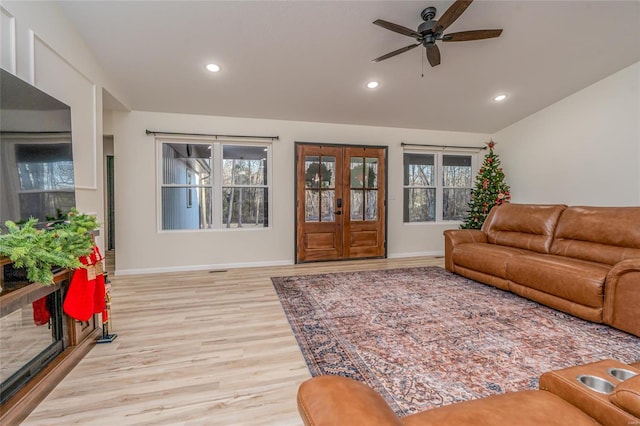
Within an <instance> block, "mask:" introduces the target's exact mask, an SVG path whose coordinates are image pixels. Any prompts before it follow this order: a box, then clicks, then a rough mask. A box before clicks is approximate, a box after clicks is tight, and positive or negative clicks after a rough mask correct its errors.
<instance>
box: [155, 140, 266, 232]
mask: <svg viewBox="0 0 640 426" xmlns="http://www.w3.org/2000/svg"><path fill="white" fill-rule="evenodd" d="M164 144H173V145H175V144H183V145H186V144H201V145H209V146H210V147H211V156H210V157H209V158H210V161H211V169H212V172H211V178H210V183H209V184H195V183H193V184H191V185H188V184H186V183H185V184H165V183H164V182H163V146H164ZM224 146H243V147H260V148H264V149H266V152H267V156H266V157H267V171H266V177H265V179H266V184H265V185H232V187H234V188H239V187H242V188H266V189H267V199H266V200H265V201H266V202H267V203H268V206H267V215H268V216H267V217H268V223H267V225H266V226H259V227H257V226H252V227H230V228H227V227H226V226H225V225H224V221H223V202H222V196H223V192H224V188H226V187H228V186H229V185H226V186H225V185H224V182H223V161H224V158H223V148H224ZM272 151H273V143H271V142H261V141H260V142H256V141H255V140H228V139H218V138H188V137H181V138H172V137H166V136H163V137H156V230H157V232H158V233H165V232H166V233H179V232H220V231H260V230H269V229H271V227H272V222H273V211H272V210H273V207H272V206H273V202H272V199H273V183H272V182H273V177H272V170H273V154H272ZM171 187H174V188H175V187H178V188H185V187H187V188H189V187H190V188H194V189H198V188H210V190H211V204H212V205H211V206H209V207H210V208H211V212H212V213H211V223H210V224H209V226H208V227H206V228H199V229H193V228H185V229H163V227H162V226H163V204H162V190H163V188H171Z"/></svg>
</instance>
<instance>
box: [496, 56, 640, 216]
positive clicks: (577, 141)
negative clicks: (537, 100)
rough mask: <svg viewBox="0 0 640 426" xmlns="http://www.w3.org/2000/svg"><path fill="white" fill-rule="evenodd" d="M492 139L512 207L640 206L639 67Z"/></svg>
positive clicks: (509, 128)
mask: <svg viewBox="0 0 640 426" xmlns="http://www.w3.org/2000/svg"><path fill="white" fill-rule="evenodd" d="M494 140H495V141H496V142H498V145H496V149H495V151H496V153H497V154H499V155H500V157H501V160H502V164H503V166H504V170H505V174H506V177H507V181H508V183H509V184H510V185H511V190H512V191H511V194H512V197H513V198H512V201H513V202H520V203H564V204H568V205H601V206H616V205H619V206H632V205H635V206H637V205H640V62H639V63H636V64H634V65H632V66H630V67H627V68H625V69H623V70H621V71H619V72H617V73H615V74H613V75H611V76H609V77H607V78H605V79H603V80H601V81H599V82H597V83H595V84H593V85H591V86H589V87H587V88H585V89H583V90H581V91H580V92H577V93H575V94H573V95H571V96H569V97H567V98H565V99H563V100H561V101H559V102H557V103H555V104H553V105H551V106H549V107H547V108H545V109H543V110H541V111H539V112H537V113H535V114H533V115H531V116H529V117H527V118H525V119H523V120H521V121H519V122H517V123H515V124H513V125H511V126H509V127H507V128H505V129H503V130H501V131H499V132H497V133H496V134H495V135H494Z"/></svg>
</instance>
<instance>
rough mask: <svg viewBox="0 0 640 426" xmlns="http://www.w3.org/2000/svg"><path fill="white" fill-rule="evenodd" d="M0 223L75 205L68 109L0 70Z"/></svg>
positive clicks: (46, 216)
mask: <svg viewBox="0 0 640 426" xmlns="http://www.w3.org/2000/svg"><path fill="white" fill-rule="evenodd" d="M0 73H1V74H0V227H2V226H4V224H5V222H6V221H7V220H12V221H14V222H21V221H25V220H27V219H29V218H32V217H33V218H36V219H38V221H39V222H47V221H51V220H55V219H57V218H59V217H60V216H61V215H64V214H66V213H67V212H68V211H69V210H70V209H71V208H72V207H75V203H76V200H75V181H74V174H73V153H72V149H71V147H72V137H71V108H69V106H68V105H66V104H64V103H62V102H60V101H59V100H57V99H55V98H54V97H52V96H50V95H48V94H47V93H45V92H43V91H42V90H40V89H38V88H36V87H34V86H32V85H31V84H29V83H27V82H26V81H24V80H21V79H20V78H18V77H16V76H15V75H13V74H12V73H10V72H8V71H6V70H4V69H0Z"/></svg>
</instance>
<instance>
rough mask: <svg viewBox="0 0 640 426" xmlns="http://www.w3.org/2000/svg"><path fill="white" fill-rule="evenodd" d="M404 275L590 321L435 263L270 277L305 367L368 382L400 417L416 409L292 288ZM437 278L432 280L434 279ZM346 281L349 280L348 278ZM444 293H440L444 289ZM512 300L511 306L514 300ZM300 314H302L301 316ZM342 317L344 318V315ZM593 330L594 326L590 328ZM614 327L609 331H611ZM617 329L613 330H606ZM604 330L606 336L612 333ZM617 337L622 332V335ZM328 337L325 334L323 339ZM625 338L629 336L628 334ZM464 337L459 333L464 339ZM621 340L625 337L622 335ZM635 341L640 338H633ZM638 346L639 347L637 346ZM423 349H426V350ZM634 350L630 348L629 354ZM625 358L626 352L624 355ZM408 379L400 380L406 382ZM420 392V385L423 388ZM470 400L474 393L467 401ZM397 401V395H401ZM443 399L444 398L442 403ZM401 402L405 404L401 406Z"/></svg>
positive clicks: (316, 305)
mask: <svg viewBox="0 0 640 426" xmlns="http://www.w3.org/2000/svg"><path fill="white" fill-rule="evenodd" d="M403 273H411V274H421V273H424V274H430V273H436V274H442V275H443V276H447V277H448V278H450V279H455V280H457V281H456V282H460V283H462V285H464V286H470V287H473V286H478V287H477V289H483V291H485V290H486V289H488V291H489V293H491V292H494V293H495V295H496V296H497V300H499V299H500V297H498V296H502V298H503V299H504V298H505V295H506V298H507V299H509V298H513V300H516V301H517V300H519V301H520V302H517V303H520V304H521V305H523V306H525V307H527V306H526V304H527V303H528V304H530V306H531V307H532V309H534V310H535V309H542V310H548V311H550V312H548V314H549V315H551V316H552V317H553V316H555V317H558V318H564V317H566V318H569V319H570V320H571V321H573V320H577V321H579V322H582V323H585V324H592V325H593V323H589V322H586V321H583V320H580V319H577V318H575V317H572V316H570V315H568V314H564V313H562V312H559V311H555V310H553V309H551V308H548V307H546V306H543V305H540V304H538V303H536V302H533V301H530V300H528V299H525V298H522V297H519V296H517V295H513V294H512V293H509V292H505V291H502V290H499V289H497V288H493V287H491V286H487V285H485V284H481V283H477V282H475V281H473V280H470V279H467V278H464V277H461V276H458V275H455V274H453V273H450V272H448V271H446V270H444V269H443V268H441V267H438V266H425V267H410V268H390V269H379V270H364V271H349V272H336V273H319V274H308V275H293V276H279V277H271V281H272V283H273V286H274V289H275V291H276V293H277V295H278V298H279V300H280V303H281V306H282V308H283V310H284V312H285V315H286V317H287V320H288V322H289V325H290V326H291V329H292V331H293V334H294V336H295V338H296V341H297V343H298V346H299V347H300V350H301V352H302V355H303V357H304V360H305V362H306V364H307V368H308V369H309V372H310V373H311V375H312V376H317V375H321V374H334V375H341V376H345V377H350V378H353V379H356V380H359V381H361V382H364V383H367V384H368V385H369V386H371V387H372V388H373V389H375V390H376V391H377V392H379V393H380V394H382V396H383V397H384V398H385V399H386V400H387V402H388V403H389V405H390V406H391V408H392V409H393V410H394V411H395V412H396V413H397V414H399V415H407V414H411V413H413V412H416V411H418V410H417V409H416V408H415V407H414V406H411V404H409V405H410V406H407V404H406V401H404V400H403V401H400V403H399V402H398V397H397V395H394V394H392V393H391V392H390V391H389V390H388V389H387V386H388V385H389V383H388V381H389V380H387V386H385V383H383V380H382V378H380V377H378V376H377V375H376V374H375V372H374V371H372V369H371V368H370V366H369V365H367V363H366V362H365V360H363V359H362V358H361V356H360V355H359V353H358V347H357V346H358V342H355V344H354V343H352V342H351V341H350V340H349V338H347V337H345V336H343V334H342V331H341V330H340V329H339V328H338V327H337V326H336V324H335V323H334V319H333V318H332V319H328V318H325V317H323V316H322V315H319V314H318V313H324V309H325V308H324V307H323V306H322V304H321V303H320V301H319V300H316V298H315V297H313V295H312V294H311V293H310V292H309V291H305V289H302V288H299V287H298V286H297V284H298V283H300V282H304V281H308V282H317V281H318V280H322V281H323V282H327V283H329V282H334V281H338V282H340V281H343V280H345V279H347V280H348V278H350V277H351V278H355V277H356V276H362V275H363V274H364V275H366V274H369V275H374V274H382V275H383V276H393V274H403ZM438 278H439V277H436V278H435V279H438ZM348 281H349V280H348ZM443 293H444V292H443ZM517 303H514V304H517ZM301 313H302V314H303V315H301ZM343 320H344V319H343ZM595 326H596V328H602V327H605V328H606V329H609V327H607V326H602V325H600V324H595ZM591 328H593V326H591ZM612 330H613V329H612ZM611 333H613V334H615V333H622V332H619V331H617V330H614V331H613V332H611ZM611 333H609V334H611ZM622 335H626V333H622ZM327 336H329V337H327ZM627 336H630V335H627ZM319 337H320V338H321V340H322V341H317V339H318V338H319ZM464 337H465V336H463V338H464ZM630 338H631V340H634V339H635V337H634V336H630ZM623 340H624V339H623ZM638 342H640V341H638ZM638 348H639V349H640V346H638ZM425 350H426V349H425ZM632 352H633V351H632V350H630V351H629V353H632ZM627 356H628V354H627ZM637 356H638V358H640V352H638V353H637ZM395 379H396V381H399V382H400V386H401V387H402V388H403V389H409V390H413V391H414V392H415V391H416V386H415V385H416V384H415V383H413V380H412V379H411V378H395ZM407 381H408V382H411V383H405V382H407ZM537 385H538V376H535V377H531V380H530V382H529V383H528V388H536V387H537ZM488 389H489V390H491V391H492V392H493V393H503V392H504V391H505V390H504V389H502V388H501V387H500V385H499V384H495V388H492V387H491V386H489V388H488ZM423 390H424V389H423ZM437 398H438V400H439V402H440V404H435V405H436V406H437V405H445V404H448V403H451V402H457V401H460V400H465V399H469V397H468V395H467V396H466V397H465V396H464V395H462V396H461V395H455V396H451V397H449V398H448V399H447V400H446V401H444V399H443V398H442V397H441V396H438V397H437ZM472 398H474V397H473V396H472V397H471V399H472ZM400 399H401V398H400ZM443 401H444V402H443ZM402 402H405V403H404V404H403V403H402Z"/></svg>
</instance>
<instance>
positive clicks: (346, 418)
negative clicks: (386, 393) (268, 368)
mask: <svg viewBox="0 0 640 426" xmlns="http://www.w3.org/2000/svg"><path fill="white" fill-rule="evenodd" d="M298 412H299V413H300V417H302V420H303V421H304V424H305V425H306V426H311V425H313V426H323V425H325V426H329V425H341V426H350V425H354V426H355V425H368V426H396V425H397V426H400V425H402V423H401V422H400V419H399V418H398V417H397V416H396V415H395V413H394V412H393V410H392V409H391V407H389V405H388V404H387V402H386V401H385V400H384V398H382V396H380V395H379V394H378V393H377V392H375V391H374V390H373V389H371V388H370V387H369V386H367V385H365V384H363V383H360V382H358V381H356V380H353V379H348V378H346V377H340V376H318V377H314V378H312V379H309V380H307V381H306V382H304V383H302V384H301V385H300V388H299V389H298Z"/></svg>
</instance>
